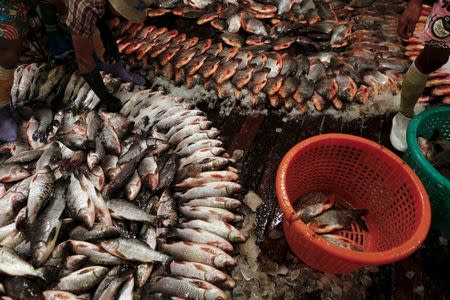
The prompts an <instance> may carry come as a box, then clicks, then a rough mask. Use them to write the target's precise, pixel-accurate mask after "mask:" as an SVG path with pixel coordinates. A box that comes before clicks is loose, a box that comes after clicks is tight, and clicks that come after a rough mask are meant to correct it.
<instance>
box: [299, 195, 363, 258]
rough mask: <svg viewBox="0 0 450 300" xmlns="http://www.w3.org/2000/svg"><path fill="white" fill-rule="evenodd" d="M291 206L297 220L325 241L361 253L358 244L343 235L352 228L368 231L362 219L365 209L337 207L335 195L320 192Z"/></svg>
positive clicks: (307, 196)
mask: <svg viewBox="0 0 450 300" xmlns="http://www.w3.org/2000/svg"><path fill="white" fill-rule="evenodd" d="M293 206H294V209H295V211H296V213H297V215H298V216H299V218H300V219H301V220H302V221H303V222H304V223H305V224H307V226H308V227H309V228H310V229H311V230H312V231H314V233H317V234H319V236H320V237H322V238H324V239H325V240H326V241H328V242H330V243H332V244H334V245H337V246H339V247H342V248H346V249H351V250H355V251H363V249H362V247H361V245H360V244H358V243H357V242H355V241H353V240H352V239H351V238H349V237H347V236H346V235H345V231H352V226H358V227H359V228H361V230H363V231H368V228H367V224H366V222H365V221H364V220H363V218H362V217H364V216H365V215H367V210H366V209H348V208H344V207H340V206H337V205H336V195H335V194H330V193H322V192H313V193H309V194H306V195H304V196H302V197H300V198H299V199H297V200H296V201H295V202H294V204H293Z"/></svg>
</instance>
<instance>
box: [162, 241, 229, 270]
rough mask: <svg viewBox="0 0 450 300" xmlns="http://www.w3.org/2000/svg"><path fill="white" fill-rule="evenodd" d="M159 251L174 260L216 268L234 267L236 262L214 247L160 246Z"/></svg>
mask: <svg viewBox="0 0 450 300" xmlns="http://www.w3.org/2000/svg"><path fill="white" fill-rule="evenodd" d="M161 250H162V251H164V252H165V253H168V254H169V255H171V256H173V257H175V258H176V259H180V260H186V261H193V262H199V263H203V264H207V265H210V266H215V267H218V268H223V267H227V266H234V265H236V260H235V259H234V258H233V257H231V256H230V255H228V254H227V253H226V252H224V251H222V250H220V249H219V248H216V247H214V246H210V245H206V244H196V243H191V242H176V243H173V244H163V245H161Z"/></svg>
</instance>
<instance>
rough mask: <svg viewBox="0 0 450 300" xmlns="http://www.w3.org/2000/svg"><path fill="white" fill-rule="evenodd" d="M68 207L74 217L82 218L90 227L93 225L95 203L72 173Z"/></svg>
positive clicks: (68, 192)
mask: <svg viewBox="0 0 450 300" xmlns="http://www.w3.org/2000/svg"><path fill="white" fill-rule="evenodd" d="M67 208H68V209H69V211H70V213H71V215H72V217H73V218H75V219H77V220H80V221H81V222H83V223H84V224H85V225H86V226H87V227H88V228H92V227H93V225H94V222H95V207H94V203H93V201H92V199H90V198H89V196H88V194H87V191H86V190H84V189H83V187H82V186H81V183H80V180H79V179H78V178H77V177H75V175H74V174H71V175H70V183H69V186H68V188H67Z"/></svg>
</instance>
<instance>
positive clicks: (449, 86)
mask: <svg viewBox="0 0 450 300" xmlns="http://www.w3.org/2000/svg"><path fill="white" fill-rule="evenodd" d="M430 12H431V6H428V5H423V6H422V12H421V16H420V18H419V21H418V22H417V24H416V27H415V29H414V34H413V36H412V37H410V38H409V39H408V40H407V41H406V42H407V43H408V45H407V46H406V52H405V54H406V56H408V58H409V59H410V60H411V61H414V60H415V59H416V58H417V56H418V55H419V54H420V52H421V51H422V49H423V48H424V42H423V39H422V35H423V31H424V29H425V22H426V21H427V17H428V15H429V14H430ZM419 101H420V102H433V103H439V102H440V103H442V104H445V105H450V74H449V73H448V72H447V71H444V70H442V69H439V70H437V71H436V72H434V73H432V74H430V76H429V78H428V81H427V83H426V89H425V91H424V94H423V96H422V97H420V99H419Z"/></svg>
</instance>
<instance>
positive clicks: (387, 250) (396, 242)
mask: <svg viewBox="0 0 450 300" xmlns="http://www.w3.org/2000/svg"><path fill="white" fill-rule="evenodd" d="M276 190H277V197H278V202H279V204H280V207H281V209H282V210H283V212H284V220H283V229H284V233H285V236H286V239H287V241H288V243H289V245H290V247H291V249H292V250H293V251H294V253H295V254H296V255H297V256H298V257H299V258H300V259H301V260H302V261H303V262H305V263H306V264H308V265H309V266H311V267H312V268H314V269H317V270H320V271H322V272H327V273H335V274H337V273H348V272H351V271H354V270H355V269H357V268H360V267H362V266H367V265H382V264H388V263H393V262H395V261H398V260H401V259H404V258H405V257H407V256H409V255H411V254H412V253H413V252H414V251H415V250H417V248H418V247H420V245H421V244H422V242H423V241H424V239H425V237H426V235H427V233H428V229H429V227H430V219H431V212H430V203H429V200H428V196H427V193H426V191H425V188H424V187H423V185H422V183H421V182H420V180H419V178H418V177H417V176H416V175H415V173H414V172H413V171H412V170H411V169H410V168H409V167H408V166H407V165H406V164H405V163H404V162H403V161H402V160H401V159H400V158H398V157H397V156H396V155H395V154H393V153H392V152H390V151H389V150H387V149H386V148H384V147H383V146H381V145H378V144H376V143H374V142H372V141H369V140H366V139H363V138H359V137H355V136H351V135H345V134H324V135H320V136H316V137H313V138H310V139H307V140H305V141H302V142H301V143H299V144H297V145H296V146H294V147H293V148H292V149H291V150H290V151H289V152H288V153H287V154H286V155H285V157H284V158H283V160H282V162H281V164H280V166H279V168H278V172H277V178H276ZM315 191H330V192H333V193H336V195H338V196H337V198H336V200H337V202H340V204H342V205H345V206H347V207H348V206H349V207H353V208H365V209H367V210H368V211H369V213H368V215H367V216H366V218H365V219H366V221H367V225H368V228H369V231H368V232H363V231H362V230H360V228H358V227H357V226H354V225H353V226H352V230H350V231H346V232H343V235H344V236H346V237H347V238H349V239H351V240H352V241H353V242H354V243H355V244H358V246H359V247H362V248H363V249H364V251H363V252H357V251H352V250H347V249H344V248H341V247H338V246H335V245H333V244H331V243H329V242H327V241H326V240H324V239H322V238H320V237H319V236H318V235H317V234H315V233H314V232H313V231H311V230H310V229H309V228H308V227H307V226H306V224H305V223H303V222H302V221H301V219H300V218H298V217H297V215H296V213H295V211H294V209H293V207H292V204H291V203H292V202H293V201H295V200H296V199H298V198H299V197H301V196H302V195H305V194H307V193H310V192H315ZM342 199H345V201H343V200H342Z"/></svg>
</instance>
